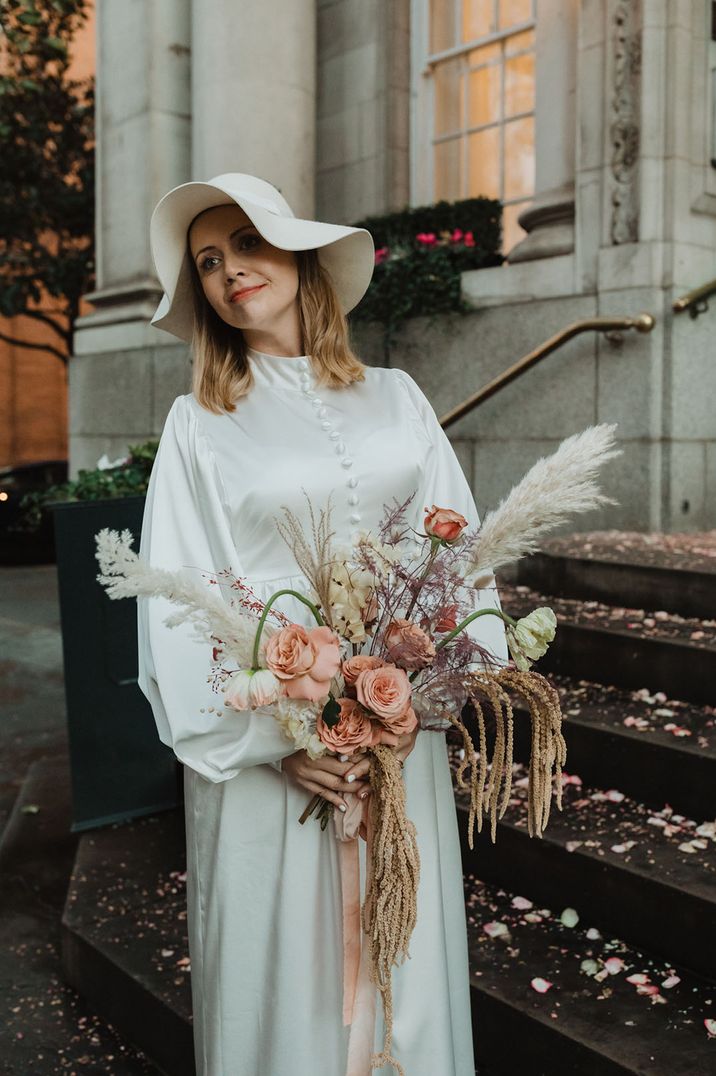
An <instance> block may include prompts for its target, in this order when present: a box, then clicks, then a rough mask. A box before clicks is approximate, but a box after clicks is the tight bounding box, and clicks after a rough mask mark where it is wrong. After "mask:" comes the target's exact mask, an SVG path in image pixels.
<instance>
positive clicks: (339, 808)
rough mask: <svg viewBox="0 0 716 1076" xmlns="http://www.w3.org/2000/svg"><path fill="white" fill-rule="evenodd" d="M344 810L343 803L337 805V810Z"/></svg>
mask: <svg viewBox="0 0 716 1076" xmlns="http://www.w3.org/2000/svg"><path fill="white" fill-rule="evenodd" d="M345 809H346V805H345V803H339V804H338V810H339V811H345Z"/></svg>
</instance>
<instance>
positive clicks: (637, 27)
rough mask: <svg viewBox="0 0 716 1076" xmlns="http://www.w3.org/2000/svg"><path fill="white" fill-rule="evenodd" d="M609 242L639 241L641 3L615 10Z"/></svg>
mask: <svg viewBox="0 0 716 1076" xmlns="http://www.w3.org/2000/svg"><path fill="white" fill-rule="evenodd" d="M612 43H613V52H612V92H611V99H610V123H609V139H610V147H611V160H610V163H611V203H612V213H611V221H610V229H609V230H610V239H611V241H612V243H614V244H617V243H635V242H636V241H637V240H638V238H639V142H640V122H641V119H640V97H641V67H642V65H641V0H616V3H615V4H614V7H613V11H612Z"/></svg>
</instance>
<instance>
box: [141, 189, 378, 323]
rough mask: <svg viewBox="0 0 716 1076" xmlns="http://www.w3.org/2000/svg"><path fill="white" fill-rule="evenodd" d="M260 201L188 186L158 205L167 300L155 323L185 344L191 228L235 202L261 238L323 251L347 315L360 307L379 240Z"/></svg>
mask: <svg viewBox="0 0 716 1076" xmlns="http://www.w3.org/2000/svg"><path fill="white" fill-rule="evenodd" d="M261 200H262V199H261V198H260V197H255V196H252V197H246V196H243V195H242V194H240V193H238V192H234V191H232V189H231V187H230V186H229V185H228V184H225V185H219V184H217V183H215V182H207V183H203V182H192V183H183V184H182V185H181V186H179V187H175V188H174V189H173V190H171V191H169V193H168V194H166V195H164V197H163V198H162V199H161V201H160V202H159V203H158V204H157V206H156V208H155V210H154V212H153V214H152V219H151V223H150V227H149V234H150V243H151V249H152V256H153V258H154V265H155V268H156V271H157V276H158V277H159V281H160V283H161V285H162V287H163V289H164V295H163V296H162V299H161V301H160V303H159V306H158V307H157V309H156V312H155V313H154V316H153V317H152V320H151V323H152V325H155V326H156V327H157V328H159V329H163V330H164V331H165V332H169V333H172V334H173V335H174V336H177V337H179V338H180V339H181V340H186V341H187V342H190V341H191V338H192V334H193V330H194V307H193V298H192V286H191V275H190V273H191V268H190V263H189V255H188V253H187V248H186V237H187V231H188V229H189V225H190V224H191V222H192V221H193V219H194V217H196V216H197V214H198V213H201V212H202V210H204V209H210V208H212V207H213V206H218V205H225V204H226V203H227V202H235V203H236V204H237V205H238V206H240V207H241V209H243V211H244V212H245V213H246V215H247V217H248V218H249V220H250V221H251V223H252V224H253V225H254V227H255V228H256V230H257V231H258V232H259V234H260V235H261V236H262V237H263V238H264V239H265V240H266V241H267V242H268V243H270V244H271V245H272V246H275V247H278V248H279V249H281V250H294V251H296V250H312V249H315V250H317V251H318V257H319V260H320V262H321V264H322V266H323V267H324V268H325V269H326V270H327V271H328V273H329V275H330V277H331V280H332V282H333V285H334V287H335V290H336V295H337V297H338V301H339V303H340V305H341V308H342V310H343V313H344V314H347V313H348V312H349V311H350V310H352V309H353V307H355V306H356V305H357V304H358V303H359V302H360V300H361V299H362V298H363V296H364V295H365V292H366V291H367V289H368V285H369V284H370V281H371V278H372V276H373V270H374V268H375V245H374V243H373V237H372V235H371V234H370V232H369V231H368V230H367V229H365V228H354V227H351V226H350V225H347V224H330V223H328V222H326V221H316V220H304V219H302V218H300V217H294V216H283V215H282V214H280V213H278V212H275V211H274V210H273V209H271V208H268V203H267V204H266V205H260V204H259V202H260V201H261Z"/></svg>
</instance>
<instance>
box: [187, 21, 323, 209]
mask: <svg viewBox="0 0 716 1076" xmlns="http://www.w3.org/2000/svg"><path fill="white" fill-rule="evenodd" d="M191 24H192V61H191V100H192V116H193V133H192V178H193V179H209V178H211V176H215V175H219V174H221V173H223V172H248V173H250V174H252V175H257V176H261V177H262V178H263V179H266V180H268V181H269V182H270V183H273V184H274V186H276V187H278V188H279V189H280V191H281V193H282V194H283V196H284V197H285V198H286V200H287V201H288V202H289V204H290V206H291V208H292V209H293V211H294V213H295V214H296V216H297V217H311V216H312V215H313V213H314V204H315V201H314V197H315V194H314V191H315V152H316V0H273V2H272V3H270V4H260V3H255V4H237V3H236V2H235V0H193V3H192V19H191Z"/></svg>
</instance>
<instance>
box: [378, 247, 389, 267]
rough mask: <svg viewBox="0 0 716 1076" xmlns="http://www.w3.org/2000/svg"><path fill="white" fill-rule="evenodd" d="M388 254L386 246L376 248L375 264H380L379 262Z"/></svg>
mask: <svg viewBox="0 0 716 1076" xmlns="http://www.w3.org/2000/svg"><path fill="white" fill-rule="evenodd" d="M388 254H389V249H388V247H378V249H377V250H376V252H375V264H376V265H380V263H381V262H384V261H385V259H386V258H387V257H388Z"/></svg>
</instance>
